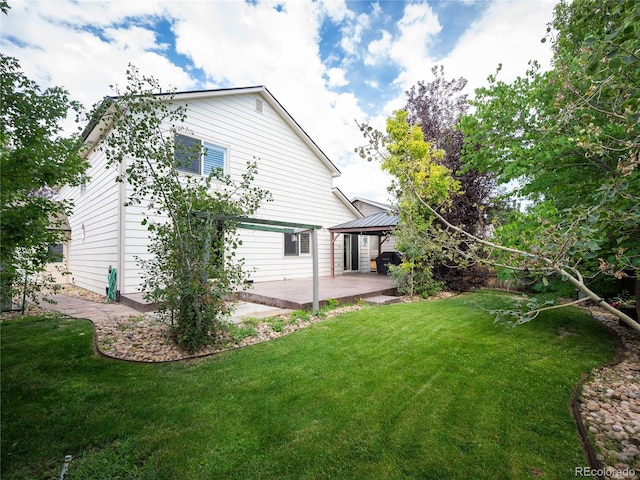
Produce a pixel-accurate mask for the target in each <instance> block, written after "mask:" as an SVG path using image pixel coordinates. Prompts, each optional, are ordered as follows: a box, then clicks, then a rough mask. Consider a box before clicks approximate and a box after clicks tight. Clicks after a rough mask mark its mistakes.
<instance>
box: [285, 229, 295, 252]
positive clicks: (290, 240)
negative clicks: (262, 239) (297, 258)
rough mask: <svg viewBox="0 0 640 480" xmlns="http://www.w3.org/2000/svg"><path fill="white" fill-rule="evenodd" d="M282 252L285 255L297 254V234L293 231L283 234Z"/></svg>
mask: <svg viewBox="0 0 640 480" xmlns="http://www.w3.org/2000/svg"><path fill="white" fill-rule="evenodd" d="M284 254H285V255H286V256H294V255H298V236H297V235H296V234H295V233H285V234H284Z"/></svg>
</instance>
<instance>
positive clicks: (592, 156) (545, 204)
mask: <svg viewBox="0 0 640 480" xmlns="http://www.w3.org/2000/svg"><path fill="white" fill-rule="evenodd" d="M546 40H547V41H549V40H551V43H552V48H553V53H554V62H553V68H552V69H551V70H550V71H548V72H541V70H540V68H539V66H538V65H537V64H536V63H535V62H532V63H531V64H530V69H529V70H528V71H527V72H526V75H525V76H524V77H520V78H518V79H516V80H515V81H514V82H512V83H509V84H508V83H505V82H501V81H499V80H498V78H497V76H492V77H490V79H489V81H490V85H489V87H487V88H484V89H479V90H477V91H476V98H475V100H474V101H473V105H474V107H475V111H474V113H473V114H472V115H468V116H466V117H464V118H463V120H462V121H461V129H462V132H463V134H464V140H465V145H466V149H465V151H464V158H463V161H464V162H465V164H466V165H467V168H475V169H477V170H478V171H481V172H488V173H490V174H494V175H496V178H497V180H498V181H499V182H501V183H504V184H507V183H510V182H511V183H512V184H515V185H516V186H515V193H516V194H519V195H520V196H522V197H525V198H526V199H527V200H528V201H529V203H530V205H531V206H530V208H529V209H528V210H526V211H524V212H516V213H515V214H514V216H513V217H512V220H513V221H507V222H505V223H504V224H503V225H502V226H499V227H498V228H497V229H496V232H495V235H494V237H493V238H491V239H487V238H481V237H479V236H478V235H476V234H475V232H473V231H468V230H465V229H464V228H462V227H460V226H458V225H455V224H453V223H452V222H450V221H449V220H448V219H447V218H446V217H445V210H443V209H442V207H441V206H440V205H438V203H436V202H433V201H432V199H431V198H430V197H429V196H428V195H425V194H424V193H423V192H425V190H424V189H425V188H426V187H425V185H427V186H428V185H431V184H432V179H431V177H430V176H429V175H425V174H424V172H416V171H412V170H411V169H401V170H398V171H397V174H399V175H401V176H402V178H403V179H402V185H404V186H405V189H406V190H408V191H410V192H412V195H413V199H414V200H415V201H417V202H418V203H419V205H420V208H421V209H424V210H425V211H428V212H429V213H430V214H431V215H432V216H433V219H434V220H433V221H432V225H433V226H435V227H436V231H437V232H440V233H442V234H444V235H439V236H437V235H433V236H432V238H434V239H440V240H442V243H441V245H442V247H443V248H445V249H447V251H449V252H453V253H455V254H456V255H457V256H459V257H460V258H462V259H464V258H469V259H472V260H480V261H486V262H490V263H491V264H493V265H496V266H499V267H501V268H503V269H505V270H509V271H512V272H519V273H521V274H526V275H528V276H535V277H536V278H538V279H539V281H540V285H541V286H542V287H546V286H549V285H551V283H552V282H553V281H555V280H558V281H562V282H565V283H566V284H568V285H570V286H571V287H572V288H575V289H577V290H579V291H580V292H582V294H583V298H578V299H577V300H576V301H574V302H572V303H580V302H582V301H584V300H591V301H593V302H595V303H596V304H597V305H600V306H601V307H603V308H605V309H606V310H608V311H609V312H611V313H613V314H615V315H616V316H618V318H620V319H621V320H622V321H624V322H625V323H627V324H628V325H629V326H631V327H632V328H634V329H635V330H637V331H639V332H640V324H639V323H638V322H637V321H636V320H634V319H633V318H632V316H630V315H629V314H627V313H626V312H625V311H622V310H620V309H619V308H618V307H617V306H616V305H615V304H612V303H611V302H608V301H606V300H605V298H603V295H602V294H601V293H599V290H598V289H599V287H597V286H596V284H595V283H593V278H594V277H602V276H605V275H611V276H614V277H618V278H623V277H625V276H627V277H631V278H633V279H634V281H635V283H636V285H638V281H637V276H638V271H640V159H639V150H640V148H639V147H640V144H639V139H640V123H639V122H638V120H639V118H640V109H639V103H638V102H639V101H640V92H639V88H640V77H639V76H640V69H639V68H638V65H639V64H640V4H638V3H637V2H635V1H633V0H632V1H621V2H599V1H596V0H576V1H574V2H571V3H567V2H561V3H560V4H559V5H558V6H557V7H556V9H555V15H554V21H553V24H552V25H551V26H550V29H549V36H548V37H547V39H546ZM365 133H367V135H368V137H369V138H370V145H371V148H373V149H376V148H377V146H378V144H379V142H376V141H375V140H376V135H372V134H371V133H369V132H365ZM395 143H396V144H397V142H395ZM398 145H399V144H398ZM385 147H386V151H383V152H382V153H381V155H382V156H383V158H384V157H386V156H388V155H390V153H391V152H393V149H390V148H389V146H385ZM393 155H395V156H398V151H396V153H395V154H393ZM400 156H401V157H403V158H407V159H409V158H413V154H412V153H411V152H410V151H409V150H407V149H404V150H403V153H402V155H400ZM392 173H393V172H392ZM436 183H437V178H436ZM479 249H482V250H483V251H484V252H485V253H486V252H488V254H489V256H488V257H486V256H481V255H478V251H479ZM562 306H563V305H562V304H555V301H554V299H552V298H542V297H534V298H526V299H525V301H524V302H522V303H521V304H520V305H514V306H513V307H512V308H509V309H503V310H500V311H496V312H495V313H496V315H497V316H498V318H500V319H503V320H505V321H507V322H509V323H512V324H520V323H523V322H526V321H529V320H531V319H533V318H535V317H536V315H538V314H539V313H540V312H541V311H543V310H546V309H550V308H560V307H562ZM637 306H638V302H636V308H637Z"/></svg>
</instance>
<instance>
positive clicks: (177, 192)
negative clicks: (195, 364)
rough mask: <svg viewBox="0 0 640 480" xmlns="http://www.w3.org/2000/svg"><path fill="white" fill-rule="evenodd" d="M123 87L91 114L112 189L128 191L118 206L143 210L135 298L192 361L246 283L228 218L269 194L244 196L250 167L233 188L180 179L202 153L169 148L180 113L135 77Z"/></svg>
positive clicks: (212, 178)
mask: <svg viewBox="0 0 640 480" xmlns="http://www.w3.org/2000/svg"><path fill="white" fill-rule="evenodd" d="M127 77H128V84H127V86H126V87H125V88H124V90H121V91H120V90H117V91H116V93H117V97H114V98H108V99H107V100H106V101H105V102H103V103H101V104H100V105H99V106H98V107H97V109H96V111H95V114H94V120H95V122H96V125H99V127H98V128H102V130H103V138H102V142H101V145H100V146H99V148H100V149H102V150H103V151H104V152H105V154H106V157H107V163H108V167H109V168H114V169H116V170H117V171H118V172H119V174H118V177H117V181H118V182H123V183H125V184H127V185H129V186H130V187H131V188H130V189H127V191H128V192H130V193H129V194H128V198H127V201H126V204H125V205H126V206H130V205H143V206H145V207H146V210H145V212H146V214H145V217H144V219H143V220H142V224H143V225H146V226H147V228H148V230H149V235H150V238H151V242H150V247H149V251H150V253H151V254H152V256H151V258H150V259H148V260H141V264H142V267H143V272H144V291H146V292H148V297H149V298H150V299H151V300H152V301H154V302H156V303H158V304H159V305H160V310H159V311H160V312H161V313H163V314H165V316H166V317H167V318H168V319H169V321H170V323H171V326H172V331H173V336H174V340H175V341H176V343H177V344H178V346H180V347H181V348H183V349H185V350H187V351H190V352H193V351H196V350H198V349H199V348H200V347H201V346H203V345H206V344H210V343H212V342H215V341H217V340H219V339H220V337H221V336H223V335H224V331H225V325H226V323H225V322H224V319H225V316H226V314H227V313H229V308H228V306H227V298H228V297H229V295H230V294H231V293H233V292H234V291H235V289H236V287H237V286H239V285H241V284H243V282H244V279H245V274H244V272H243V263H242V260H241V259H236V258H235V249H236V248H237V246H238V245H239V242H240V241H239V239H238V238H237V235H236V230H237V221H235V220H234V217H237V216H249V215H251V214H253V212H255V210H256V209H257V208H258V207H259V206H260V204H261V202H262V201H263V200H265V199H267V198H269V194H268V192H266V191H265V190H263V189H261V188H258V187H254V186H252V180H253V178H254V176H255V174H256V165H255V163H250V164H248V165H247V168H246V170H245V172H244V173H243V175H242V176H241V178H240V179H239V180H235V179H232V178H231V177H230V176H228V175H224V173H223V172H222V171H221V170H219V169H213V170H212V171H211V173H210V174H209V175H208V176H207V177H200V176H199V175H190V174H185V173H184V172H181V171H180V169H181V168H180V167H182V169H184V167H185V166H187V165H189V164H190V163H192V162H193V161H196V162H199V159H200V158H201V156H202V155H203V154H205V153H206V152H205V150H204V147H203V146H202V145H200V143H196V144H194V145H192V146H189V145H186V144H184V143H180V142H177V141H176V136H177V135H181V134H188V133H189V130H188V128H187V127H186V126H185V120H186V119H187V114H188V107H187V105H186V104H182V103H179V102H177V101H174V94H173V93H165V94H158V93H157V92H159V91H161V90H162V89H161V85H160V83H159V81H158V80H156V79H155V78H153V77H148V76H145V75H142V74H140V72H139V71H138V70H137V69H136V68H135V67H132V66H130V67H129V69H128V70H127ZM165 91H166V89H165Z"/></svg>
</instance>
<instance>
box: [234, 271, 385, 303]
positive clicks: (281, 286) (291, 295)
mask: <svg viewBox="0 0 640 480" xmlns="http://www.w3.org/2000/svg"><path fill="white" fill-rule="evenodd" d="M319 294H320V298H319V300H320V305H323V304H326V303H327V300H330V299H333V300H337V301H338V302H339V303H352V302H355V301H358V300H360V299H362V300H367V299H369V300H371V301H373V302H374V303H389V302H388V301H390V300H393V299H390V298H388V297H393V296H395V295H397V292H396V288H395V284H394V281H393V280H392V279H391V277H388V276H386V275H378V274H376V273H350V274H345V275H338V276H336V277H334V278H331V277H323V278H320V282H319ZM235 296H236V298H237V299H238V300H243V301H245V302H252V303H260V304H263V305H271V306H273V307H278V308H286V309H291V310H302V309H310V308H311V306H312V303H313V280H312V279H310V278H305V279H293V280H281V281H273V282H259V283H254V284H252V285H251V286H250V287H249V288H248V289H247V290H245V291H241V292H237V293H236V294H235Z"/></svg>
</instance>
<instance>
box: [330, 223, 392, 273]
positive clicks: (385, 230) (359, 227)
mask: <svg viewBox="0 0 640 480" xmlns="http://www.w3.org/2000/svg"><path fill="white" fill-rule="evenodd" d="M396 225H398V216H397V215H394V214H393V213H390V212H380V213H375V214H373V215H369V216H368V217H363V218H358V219H356V220H351V221H350V222H346V223H342V224H340V225H336V226H335V227H330V228H329V233H330V234H331V242H330V246H331V253H330V258H331V276H332V277H334V276H335V265H334V261H335V257H334V253H335V247H334V244H335V241H336V239H337V238H338V235H340V234H341V233H357V234H360V235H372V236H377V237H381V238H382V237H388V236H389V235H390V234H391V233H392V232H393V230H394V229H395V227H396ZM383 243H384V240H381V241H379V242H378V255H380V254H381V253H382V244H383Z"/></svg>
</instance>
